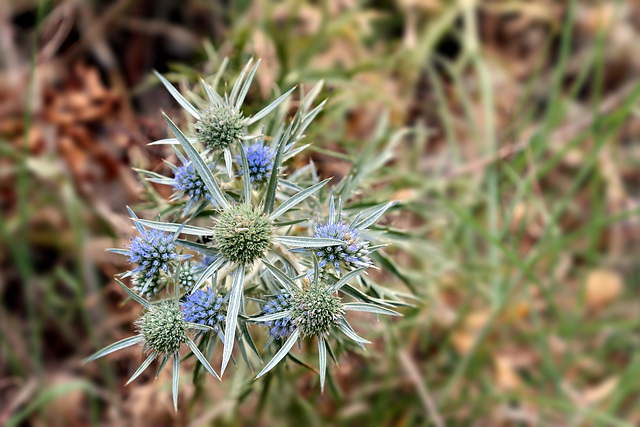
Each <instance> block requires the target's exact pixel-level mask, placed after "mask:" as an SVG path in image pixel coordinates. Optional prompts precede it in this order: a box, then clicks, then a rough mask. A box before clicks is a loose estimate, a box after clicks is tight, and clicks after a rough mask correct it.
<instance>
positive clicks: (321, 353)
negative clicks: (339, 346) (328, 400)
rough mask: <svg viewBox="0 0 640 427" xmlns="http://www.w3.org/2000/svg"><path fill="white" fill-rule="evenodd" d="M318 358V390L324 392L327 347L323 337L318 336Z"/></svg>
mask: <svg viewBox="0 0 640 427" xmlns="http://www.w3.org/2000/svg"><path fill="white" fill-rule="evenodd" d="M318 358H319V359H320V392H321V393H322V392H324V377H325V375H326V373H327V347H326V345H325V342H324V338H322V337H318Z"/></svg>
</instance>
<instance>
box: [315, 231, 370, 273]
mask: <svg viewBox="0 0 640 427" xmlns="http://www.w3.org/2000/svg"><path fill="white" fill-rule="evenodd" d="M313 235H314V236H315V237H322V238H329V239H338V240H342V241H343V242H344V245H341V246H326V247H323V248H320V249H319V250H318V251H317V252H316V256H317V257H318V261H319V263H318V266H319V267H320V268H324V267H325V266H327V265H333V266H334V268H335V269H336V272H337V273H338V274H341V271H340V265H341V264H342V265H346V266H347V267H349V268H352V269H355V268H361V267H369V266H371V264H372V262H371V259H370V258H369V256H368V255H369V243H368V242H361V241H360V240H359V238H360V235H359V233H358V231H357V230H356V229H354V228H352V227H350V226H349V225H347V224H344V223H343V222H334V221H329V222H327V223H320V224H318V225H314V227H313Z"/></svg>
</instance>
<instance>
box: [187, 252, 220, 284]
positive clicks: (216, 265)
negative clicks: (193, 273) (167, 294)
mask: <svg viewBox="0 0 640 427" xmlns="http://www.w3.org/2000/svg"><path fill="white" fill-rule="evenodd" d="M225 262H226V259H224V258H223V257H220V258H218V259H216V260H215V261H213V262H212V263H211V264H209V267H207V268H206V269H205V270H204V271H203V272H202V274H201V275H200V277H199V278H198V281H197V282H196V284H195V285H194V287H193V291H195V290H196V289H199V288H200V286H202V284H203V283H204V282H205V281H206V280H208V279H209V277H211V276H213V275H214V274H215V273H216V272H217V271H218V270H219V269H220V268H221V267H222V265H223V264H224V263H225Z"/></svg>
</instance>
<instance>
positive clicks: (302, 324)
mask: <svg viewBox="0 0 640 427" xmlns="http://www.w3.org/2000/svg"><path fill="white" fill-rule="evenodd" d="M291 305H292V307H291V318H292V319H293V323H294V324H295V325H296V326H297V327H298V329H300V332H301V333H302V336H303V337H308V336H316V337H322V338H326V337H327V336H328V334H329V331H330V330H331V329H332V328H334V327H336V326H338V325H339V323H340V321H341V320H342V319H343V316H344V313H345V311H344V308H343V307H342V302H341V301H340V297H338V296H337V295H334V292H333V291H332V289H331V288H329V287H326V286H316V285H312V286H309V287H308V288H307V289H300V290H299V291H297V292H296V293H295V294H294V296H293V303H292V304H291Z"/></svg>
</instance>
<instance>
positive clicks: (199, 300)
mask: <svg viewBox="0 0 640 427" xmlns="http://www.w3.org/2000/svg"><path fill="white" fill-rule="evenodd" d="M223 303H224V298H223V297H221V296H218V295H216V292H215V291H214V290H213V289H210V288H207V289H206V290H202V289H198V290H196V291H195V292H194V293H192V294H191V295H188V296H187V299H186V301H185V302H184V304H182V312H183V314H184V320H185V321H187V322H191V323H197V324H199V325H206V326H211V327H212V328H213V330H214V331H216V332H218V331H219V330H220V323H221V322H222V321H223V320H224V319H225V316H224V314H222V304H223Z"/></svg>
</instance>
